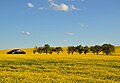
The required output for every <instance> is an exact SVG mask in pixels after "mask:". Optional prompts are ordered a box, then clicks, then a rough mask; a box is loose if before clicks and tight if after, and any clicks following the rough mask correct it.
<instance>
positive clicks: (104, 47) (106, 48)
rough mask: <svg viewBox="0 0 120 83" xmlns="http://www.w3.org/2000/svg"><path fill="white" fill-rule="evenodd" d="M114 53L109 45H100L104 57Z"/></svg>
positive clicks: (113, 48) (113, 49)
mask: <svg viewBox="0 0 120 83" xmlns="http://www.w3.org/2000/svg"><path fill="white" fill-rule="evenodd" d="M114 51H115V47H114V46H113V45H111V44H103V45H102V52H103V53H105V54H106V55H109V54H112V53H113V52H114Z"/></svg>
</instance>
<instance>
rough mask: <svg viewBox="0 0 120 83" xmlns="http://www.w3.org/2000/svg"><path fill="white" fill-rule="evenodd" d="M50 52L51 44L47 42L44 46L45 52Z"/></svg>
mask: <svg viewBox="0 0 120 83" xmlns="http://www.w3.org/2000/svg"><path fill="white" fill-rule="evenodd" d="M49 52H50V45H49V44H45V45H44V47H43V53H46V54H47V53H49Z"/></svg>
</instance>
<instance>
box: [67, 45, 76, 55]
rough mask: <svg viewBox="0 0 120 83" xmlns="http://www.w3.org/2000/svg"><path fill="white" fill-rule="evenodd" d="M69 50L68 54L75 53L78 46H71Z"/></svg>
mask: <svg viewBox="0 0 120 83" xmlns="http://www.w3.org/2000/svg"><path fill="white" fill-rule="evenodd" d="M67 50H68V54H73V53H74V52H75V51H76V47H74V46H69V47H68V49H67Z"/></svg>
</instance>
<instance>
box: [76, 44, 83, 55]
mask: <svg viewBox="0 0 120 83" xmlns="http://www.w3.org/2000/svg"><path fill="white" fill-rule="evenodd" d="M83 50H84V49H83V46H82V45H79V46H77V47H76V51H77V52H78V53H79V54H81V53H82V52H83Z"/></svg>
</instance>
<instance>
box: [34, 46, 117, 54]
mask: <svg viewBox="0 0 120 83" xmlns="http://www.w3.org/2000/svg"><path fill="white" fill-rule="evenodd" d="M114 51H115V47H114V46H113V45H111V44H103V45H101V46H100V45H95V46H90V47H88V46H82V45H79V46H69V47H68V48H67V53H68V54H74V52H76V53H79V54H82V53H84V54H87V53H89V52H92V53H94V54H97V55H98V54H99V53H100V52H103V54H106V55H109V54H112V53H113V52H114ZM36 52H38V53H40V54H41V53H46V54H48V53H49V54H52V53H53V52H55V53H57V54H59V53H60V52H63V49H62V47H50V45H49V44H45V45H44V46H43V47H35V49H34V50H33V53H34V54H35V53H36Z"/></svg>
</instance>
